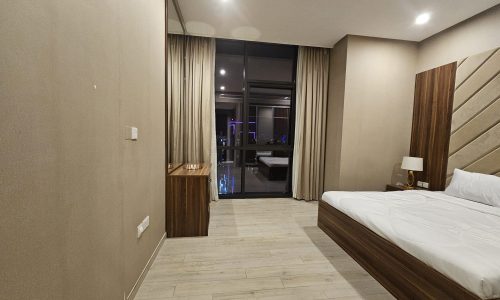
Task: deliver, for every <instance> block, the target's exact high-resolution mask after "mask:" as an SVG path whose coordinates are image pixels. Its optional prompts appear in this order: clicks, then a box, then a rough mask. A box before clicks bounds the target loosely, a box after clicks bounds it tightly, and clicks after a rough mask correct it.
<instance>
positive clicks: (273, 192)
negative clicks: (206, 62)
mask: <svg viewBox="0 0 500 300" xmlns="http://www.w3.org/2000/svg"><path fill="white" fill-rule="evenodd" d="M295 59H296V47H294V46H287V45H274V44H262V43H250V42H242V41H229V40H218V41H217V54H216V80H215V90H216V101H215V110H216V111H215V113H216V134H217V137H216V138H217V185H218V189H219V195H220V196H221V197H225V196H226V197H252V196H255V197H262V196H289V195H290V194H291V165H292V153H293V124H294V117H293V116H294V105H293V104H294V94H295V83H294V82H293V80H294V79H293V78H294V76H295V75H294V72H293V70H294V68H295ZM245 76H246V77H247V78H246V77H245Z"/></svg>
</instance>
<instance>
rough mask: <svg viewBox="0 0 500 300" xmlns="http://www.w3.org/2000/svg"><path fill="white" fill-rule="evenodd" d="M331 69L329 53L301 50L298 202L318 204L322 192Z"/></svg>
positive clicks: (295, 164) (296, 150)
mask: <svg viewBox="0 0 500 300" xmlns="http://www.w3.org/2000/svg"><path fill="white" fill-rule="evenodd" d="M328 69H329V52H328V50H327V49H324V48H314V47H299V54H298V59H297V97H296V124H295V145H294V154H293V171H292V174H293V175H292V187H293V197H294V198H296V199H301V200H319V199H320V198H321V194H322V192H323V176H324V160H325V121H326V103H327V97H328Z"/></svg>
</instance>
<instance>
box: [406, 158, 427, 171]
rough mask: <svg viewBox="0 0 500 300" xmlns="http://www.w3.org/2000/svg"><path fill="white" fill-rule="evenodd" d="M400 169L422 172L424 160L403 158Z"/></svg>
mask: <svg viewBox="0 0 500 300" xmlns="http://www.w3.org/2000/svg"><path fill="white" fill-rule="evenodd" d="M401 169H403V170H409V171H423V170H424V160H423V158H421V157H411V156H405V157H403V163H402V164H401Z"/></svg>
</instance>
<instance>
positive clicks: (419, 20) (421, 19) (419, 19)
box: [415, 13, 431, 25]
mask: <svg viewBox="0 0 500 300" xmlns="http://www.w3.org/2000/svg"><path fill="white" fill-rule="evenodd" d="M430 19H431V14H429V13H423V14H420V15H418V16H417V18H416V19H415V24H417V25H422V24H425V23H427V22H429V20H430Z"/></svg>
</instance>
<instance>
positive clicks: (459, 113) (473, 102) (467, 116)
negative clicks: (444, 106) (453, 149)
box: [451, 74, 500, 133]
mask: <svg viewBox="0 0 500 300" xmlns="http://www.w3.org/2000/svg"><path fill="white" fill-rule="evenodd" d="M498 95H500V74H498V75H497V76H495V77H494V78H493V79H492V80H491V81H490V82H488V83H487V84H486V85H485V86H484V87H483V88H482V89H481V90H480V91H479V92H477V93H476V94H475V95H474V96H473V97H471V98H470V99H469V101H467V102H466V103H465V104H464V105H462V106H461V107H460V108H459V109H457V110H456V111H455V112H454V113H453V120H452V121H451V132H452V133H453V132H455V131H456V130H457V129H459V128H460V127H461V126H463V125H464V124H465V123H467V122H469V121H470V120H471V119H472V118H474V117H475V116H476V115H477V114H479V113H480V112H481V111H482V110H484V109H485V108H486V107H487V106H488V105H491V104H492V103H493V101H495V100H496V99H498Z"/></svg>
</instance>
